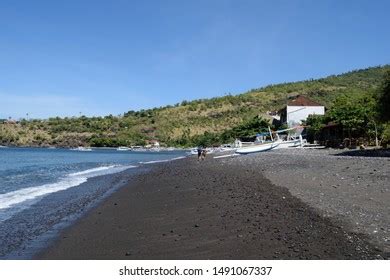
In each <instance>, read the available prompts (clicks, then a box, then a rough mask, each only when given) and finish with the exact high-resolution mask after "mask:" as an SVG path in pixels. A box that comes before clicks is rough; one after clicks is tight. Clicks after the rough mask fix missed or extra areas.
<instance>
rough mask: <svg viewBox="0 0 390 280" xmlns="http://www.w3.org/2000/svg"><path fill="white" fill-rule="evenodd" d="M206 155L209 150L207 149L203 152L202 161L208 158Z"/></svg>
mask: <svg viewBox="0 0 390 280" xmlns="http://www.w3.org/2000/svg"><path fill="white" fill-rule="evenodd" d="M206 154H207V150H206V148H204V149H203V150H202V160H204V159H205V158H206Z"/></svg>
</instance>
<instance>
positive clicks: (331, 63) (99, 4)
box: [0, 0, 390, 118]
mask: <svg viewBox="0 0 390 280" xmlns="http://www.w3.org/2000/svg"><path fill="white" fill-rule="evenodd" d="M389 10H390V1H386V0H383V1H376V0H370V1H359V0H355V1H342V0H338V1H333V0H329V1H326V0H324V1H309V0H306V1H304V0H302V1H300V0H296V1H294V0H285V1H281V0H276V1H269V0H266V1H265V0H264V1H263V0H252V1H249V0H236V1H230V0H208V1H206V0H195V1H183V0H181V1H180V0H164V1H162V0H161V1H152V0H142V1H138V0H128V1H126V0H107V1H99V0H67V1H51V0H46V1H43V0H34V1H30V0H26V1H21V0H1V1H0V118H6V117H9V116H12V117H13V118H20V117H25V116H26V113H29V115H30V117H32V118H46V117H49V116H57V115H59V116H77V115H79V112H82V114H85V115H88V116H91V115H107V114H110V113H111V114H114V115H117V114H120V113H123V112H126V111H128V110H138V109H142V108H152V107H156V106H162V105H167V104H174V103H177V102H180V101H182V100H192V99H198V98H207V97H214V96H221V95H223V94H225V93H233V94H236V93H242V92H244V91H247V90H250V89H251V88H257V87H260V86H264V85H268V84H271V83H279V82H287V81H297V80H303V79H308V78H318V77H322V76H326V75H330V74H337V73H342V72H346V71H349V70H353V69H358V68H365V67H368V66H375V65H383V64H388V63H390V51H389V50H390V36H389V35H390V25H389V20H388V11H389Z"/></svg>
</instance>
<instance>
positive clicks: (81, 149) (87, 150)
mask: <svg viewBox="0 0 390 280" xmlns="http://www.w3.org/2000/svg"><path fill="white" fill-rule="evenodd" d="M71 150H72V151H79V152H91V151H92V149H91V148H89V147H77V148H73V149H71Z"/></svg>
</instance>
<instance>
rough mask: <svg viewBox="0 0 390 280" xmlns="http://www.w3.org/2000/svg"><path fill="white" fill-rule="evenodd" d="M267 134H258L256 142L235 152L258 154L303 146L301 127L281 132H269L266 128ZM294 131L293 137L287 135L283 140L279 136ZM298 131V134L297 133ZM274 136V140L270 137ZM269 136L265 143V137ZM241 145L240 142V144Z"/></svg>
mask: <svg viewBox="0 0 390 280" xmlns="http://www.w3.org/2000/svg"><path fill="white" fill-rule="evenodd" d="M268 130H269V133H259V134H257V135H256V141H255V142H250V144H249V145H248V146H244V147H239V148H238V149H237V150H236V153H237V154H250V153H258V152H264V151H269V150H273V149H281V148H288V147H298V146H302V145H303V139H302V135H301V133H302V131H303V127H302V126H300V127H292V128H288V129H283V130H277V131H273V132H272V131H271V129H270V128H269V127H268ZM292 130H295V131H296V133H295V134H294V135H290V134H288V135H287V137H284V138H285V139H282V138H283V137H280V135H279V134H281V133H283V132H287V131H292ZM297 131H299V133H297ZM273 133H274V134H275V135H276V139H274V137H273V136H272V134H273ZM268 134H269V137H270V138H271V141H265V136H267V135H268ZM241 143H242V142H241Z"/></svg>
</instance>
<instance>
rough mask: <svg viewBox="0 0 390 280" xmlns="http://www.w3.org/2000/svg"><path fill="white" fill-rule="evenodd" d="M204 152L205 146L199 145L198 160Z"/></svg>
mask: <svg viewBox="0 0 390 280" xmlns="http://www.w3.org/2000/svg"><path fill="white" fill-rule="evenodd" d="M202 153H203V147H202V146H198V161H199V160H200V159H201V158H202ZM202 159H203V158H202Z"/></svg>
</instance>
